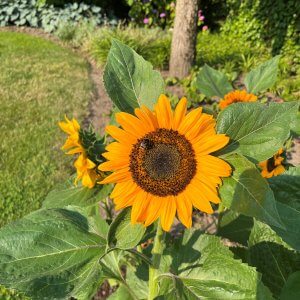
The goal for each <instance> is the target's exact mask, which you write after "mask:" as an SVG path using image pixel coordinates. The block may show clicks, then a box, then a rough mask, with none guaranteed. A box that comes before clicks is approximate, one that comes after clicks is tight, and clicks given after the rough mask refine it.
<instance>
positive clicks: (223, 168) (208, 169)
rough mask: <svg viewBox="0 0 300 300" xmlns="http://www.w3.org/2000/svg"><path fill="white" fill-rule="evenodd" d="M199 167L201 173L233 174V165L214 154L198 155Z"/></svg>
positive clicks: (223, 175) (225, 175)
mask: <svg viewBox="0 0 300 300" xmlns="http://www.w3.org/2000/svg"><path fill="white" fill-rule="evenodd" d="M197 163H198V166H197V169H198V170H199V172H200V173H203V174H211V175H217V176H220V177H227V176H230V174H231V166H230V165H229V164H228V163H227V162H225V161H224V160H222V159H220V158H218V157H214V156H212V155H203V156H199V157H197Z"/></svg>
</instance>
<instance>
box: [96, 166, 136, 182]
mask: <svg viewBox="0 0 300 300" xmlns="http://www.w3.org/2000/svg"><path fill="white" fill-rule="evenodd" d="M130 179H131V173H130V171H129V168H124V169H121V170H118V171H116V172H114V173H112V174H111V175H109V176H107V177H106V178H104V179H103V180H102V181H100V182H99V183H100V184H106V183H118V182H124V181H127V180H130Z"/></svg>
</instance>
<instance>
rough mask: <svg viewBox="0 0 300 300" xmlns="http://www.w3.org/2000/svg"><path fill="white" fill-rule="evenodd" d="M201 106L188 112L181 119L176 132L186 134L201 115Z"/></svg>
mask: <svg viewBox="0 0 300 300" xmlns="http://www.w3.org/2000/svg"><path fill="white" fill-rule="evenodd" d="M201 114H202V107H198V108H196V109H194V110H192V111H191V112H189V113H188V114H187V115H186V116H185V117H184V119H183V121H182V123H181V124H180V125H179V127H178V132H179V133H181V134H186V133H187V132H188V131H189V130H190V129H191V128H192V127H193V126H195V125H196V123H197V121H198V120H199V118H200V117H201Z"/></svg>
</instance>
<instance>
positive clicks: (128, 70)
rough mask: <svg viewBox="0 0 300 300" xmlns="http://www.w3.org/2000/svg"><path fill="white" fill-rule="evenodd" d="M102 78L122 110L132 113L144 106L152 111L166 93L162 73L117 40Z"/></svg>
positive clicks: (107, 89) (112, 47) (112, 46)
mask: <svg viewBox="0 0 300 300" xmlns="http://www.w3.org/2000/svg"><path fill="white" fill-rule="evenodd" d="M103 79H104V85H105V88H106V91H107V93H108V95H109V96H110V98H111V100H112V101H113V102H114V104H115V105H116V106H117V107H118V108H119V109H120V110H121V111H126V112H133V111H134V109H135V108H136V107H139V106H141V105H146V106H148V107H149V108H150V109H151V108H153V105H154V103H156V101H157V99H158V97H159V95H160V94H163V93H164V85H165V84H164V80H163V78H162V77H161V75H160V73H159V72H157V71H154V70H153V67H152V65H151V64H150V63H149V62H147V61H145V60H144V59H143V58H142V57H141V56H140V55H138V54H137V53H136V52H135V51H134V50H132V49H131V48H130V47H128V46H126V45H124V44H122V43H121V42H119V41H117V40H115V39H114V40H113V41H112V45H111V48H110V51H109V54H108V58H107V64H106V67H105V71H104V76H103Z"/></svg>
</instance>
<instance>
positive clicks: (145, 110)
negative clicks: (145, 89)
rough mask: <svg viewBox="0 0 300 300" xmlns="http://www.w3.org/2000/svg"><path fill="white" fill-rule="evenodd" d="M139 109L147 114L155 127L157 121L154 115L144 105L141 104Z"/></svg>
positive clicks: (156, 126)
mask: <svg viewBox="0 0 300 300" xmlns="http://www.w3.org/2000/svg"><path fill="white" fill-rule="evenodd" d="M141 110H142V111H143V112H144V113H145V114H147V116H148V117H149V118H150V119H151V121H152V124H153V125H154V127H155V128H158V127H159V125H158V121H157V117H156V115H155V114H154V113H153V112H152V111H151V110H150V109H149V108H148V107H147V106H145V105H142V106H141Z"/></svg>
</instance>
